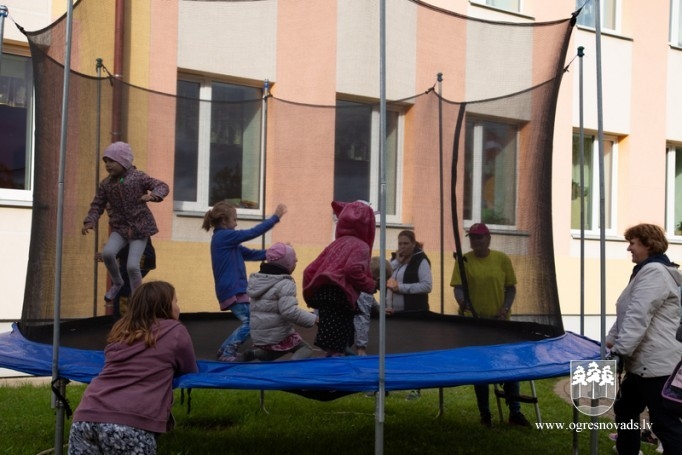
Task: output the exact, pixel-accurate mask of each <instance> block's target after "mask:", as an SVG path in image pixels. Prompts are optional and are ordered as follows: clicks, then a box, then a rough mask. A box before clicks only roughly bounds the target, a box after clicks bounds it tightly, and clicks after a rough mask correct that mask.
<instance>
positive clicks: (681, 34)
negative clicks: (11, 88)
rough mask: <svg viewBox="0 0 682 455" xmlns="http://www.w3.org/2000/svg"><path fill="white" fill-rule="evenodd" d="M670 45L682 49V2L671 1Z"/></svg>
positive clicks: (680, 0)
mask: <svg viewBox="0 0 682 455" xmlns="http://www.w3.org/2000/svg"><path fill="white" fill-rule="evenodd" d="M670 44H672V45H673V46H678V47H682V0H670Z"/></svg>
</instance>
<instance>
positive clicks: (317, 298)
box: [303, 201, 376, 357]
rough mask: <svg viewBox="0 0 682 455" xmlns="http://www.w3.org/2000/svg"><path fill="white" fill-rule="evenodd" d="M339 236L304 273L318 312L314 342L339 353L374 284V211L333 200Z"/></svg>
mask: <svg viewBox="0 0 682 455" xmlns="http://www.w3.org/2000/svg"><path fill="white" fill-rule="evenodd" d="M332 208H333V210H334V214H335V215H336V216H337V218H338V222H337V224H336V236H335V237H336V239H335V240H334V241H333V242H332V243H331V244H329V246H327V248H325V249H324V250H323V251H322V253H320V255H319V256H318V257H317V259H315V260H314V261H313V262H312V263H311V264H310V265H309V266H308V267H306V269H305V270H304V272H303V298H304V299H305V301H306V303H307V304H308V306H309V307H311V308H315V309H316V310H317V311H318V315H319V327H318V331H317V336H316V338H315V345H317V346H319V347H320V348H321V349H324V350H325V351H326V353H327V356H330V357H331V356H340V355H343V353H344V352H345V350H346V347H347V346H349V345H350V344H352V343H353V338H354V334H355V328H354V325H353V318H354V316H355V310H356V302H357V300H358V296H359V295H360V293H361V292H367V293H370V294H371V293H373V292H374V291H375V289H376V285H375V282H374V279H373V278H372V275H371V273H370V269H369V261H370V257H371V255H372V246H373V245H374V234H375V231H376V219H375V217H374V210H372V208H371V207H370V206H369V205H368V204H366V203H364V202H362V201H355V202H351V203H343V202H332Z"/></svg>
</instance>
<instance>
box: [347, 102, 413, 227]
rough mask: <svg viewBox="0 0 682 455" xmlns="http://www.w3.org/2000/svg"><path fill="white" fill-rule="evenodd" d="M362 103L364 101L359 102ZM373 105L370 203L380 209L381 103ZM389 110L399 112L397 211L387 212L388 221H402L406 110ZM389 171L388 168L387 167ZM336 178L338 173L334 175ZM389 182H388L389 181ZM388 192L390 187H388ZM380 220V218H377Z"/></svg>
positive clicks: (391, 108) (371, 115)
mask: <svg viewBox="0 0 682 455" xmlns="http://www.w3.org/2000/svg"><path fill="white" fill-rule="evenodd" d="M339 101H345V102H352V103H355V102H356V101H351V100H348V99H339ZM359 104H362V103H359ZM367 107H371V109H372V112H371V114H370V122H371V125H370V158H369V182H368V183H369V201H368V202H369V203H370V205H371V206H372V208H374V210H375V211H378V210H379V196H380V194H379V192H380V191H379V190H380V188H379V186H380V181H379V178H380V176H379V148H380V137H381V136H380V134H379V133H380V131H379V129H380V128H379V127H380V121H381V118H380V112H379V105H371V106H367ZM387 111H388V112H391V113H396V114H398V125H397V133H396V134H397V138H396V169H395V172H396V177H395V179H396V182H395V213H386V222H387V223H400V222H401V219H402V188H403V161H404V160H403V149H404V135H405V110H404V109H401V108H398V107H395V106H387ZM387 173H388V169H387ZM334 178H336V175H335V176H334ZM387 183H388V182H387ZM386 191H387V193H388V191H390V188H387V189H386ZM377 222H378V219H377Z"/></svg>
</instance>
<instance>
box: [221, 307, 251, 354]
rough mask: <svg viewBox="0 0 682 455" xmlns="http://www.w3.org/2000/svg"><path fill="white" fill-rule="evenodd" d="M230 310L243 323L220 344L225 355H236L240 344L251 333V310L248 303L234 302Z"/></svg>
mask: <svg viewBox="0 0 682 455" xmlns="http://www.w3.org/2000/svg"><path fill="white" fill-rule="evenodd" d="M230 311H232V314H234V315H235V316H236V317H237V319H239V320H240V321H241V325H240V326H239V327H237V328H236V329H234V331H233V332H232V333H231V334H230V336H229V337H227V339H226V340H225V341H223V344H221V345H220V352H221V353H222V354H221V355H223V356H227V357H234V356H236V355H237V350H238V349H239V346H240V345H241V344H243V343H244V342H245V341H246V340H248V339H249V336H250V335H251V326H250V325H249V319H250V315H251V312H250V310H249V304H248V303H233V304H232V305H231V306H230Z"/></svg>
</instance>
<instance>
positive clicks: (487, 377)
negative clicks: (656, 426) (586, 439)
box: [0, 313, 600, 392]
mask: <svg viewBox="0 0 682 455" xmlns="http://www.w3.org/2000/svg"><path fill="white" fill-rule="evenodd" d="M182 320H183V323H184V324H185V325H186V327H187V329H188V330H189V332H190V335H191V336H192V340H193V343H194V347H195V351H196V354H197V358H198V359H199V361H198V363H199V372H198V373H193V374H188V375H184V376H181V377H179V378H177V379H176V380H175V387H180V388H223V389H253V390H289V391H300V390H309V391H312V390H314V391H344V392H360V391H370V390H377V388H378V377H379V376H378V366H379V364H378V357H377V356H376V355H368V356H363V357H358V356H349V357H340V358H324V357H323V352H322V351H316V353H315V356H314V358H311V359H306V360H298V361H287V360H283V361H276V362H249V363H223V362H217V361H214V360H212V359H213V358H215V347H216V346H217V345H219V344H220V341H221V340H222V339H223V338H224V336H225V334H227V333H229V332H230V331H231V330H232V329H233V328H235V327H236V326H237V320H236V319H235V318H233V317H231V315H230V314H222V313H197V314H189V315H183V317H182ZM112 323H113V318H111V317H107V316H103V317H98V318H92V319H85V320H79V321H71V322H64V323H62V326H61V330H62V343H61V345H62V347H61V349H60V355H59V360H60V367H59V371H60V375H61V376H62V377H64V378H67V379H70V380H74V381H79V382H86V383H87V382H90V380H91V379H92V378H93V377H95V376H96V375H97V374H98V373H99V371H100V369H101V367H102V365H103V363H104V355H103V352H102V349H103V348H104V345H105V340H106V335H107V333H108V330H109V329H110V328H111V325H112ZM13 329H14V330H13V331H12V332H10V333H6V334H3V335H0V366H6V367H9V368H13V369H15V370H18V371H22V372H24V373H28V374H31V375H36V376H49V375H50V374H51V368H52V364H51V358H52V345H51V344H49V340H50V339H51V336H52V326H49V325H47V326H45V327H43V329H42V333H39V334H36V336H35V339H34V340H28V339H26V338H25V337H24V336H23V335H22V334H21V331H20V330H18V326H17V325H16V324H15V325H14V327H13ZM300 333H301V334H302V335H303V337H304V338H305V339H307V340H309V341H312V340H313V339H314V336H315V330H314V329H301V331H300ZM378 337H379V327H378V320H377V319H373V320H372V327H371V329H370V343H369V345H368V352H369V353H372V352H377V345H378V343H379V339H378ZM386 351H387V356H386V390H408V389H417V388H432V387H454V386H459V385H466V384H475V383H494V382H504V381H511V380H515V381H522V380H533V379H541V378H550V377H558V376H565V375H567V374H568V373H569V364H570V361H571V360H578V359H598V358H599V357H600V353H599V345H598V344H597V343H596V342H594V341H592V340H590V339H588V338H585V337H582V336H579V335H576V334H573V333H571V332H566V333H563V334H561V335H553V336H550V335H548V334H547V333H546V327H542V326H539V325H537V324H533V323H515V322H506V321H493V320H490V321H484V320H472V319H469V318H462V317H459V316H444V315H439V314H435V313H427V314H409V313H406V314H396V315H394V316H393V317H391V318H389V319H388V320H387V322H386Z"/></svg>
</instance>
